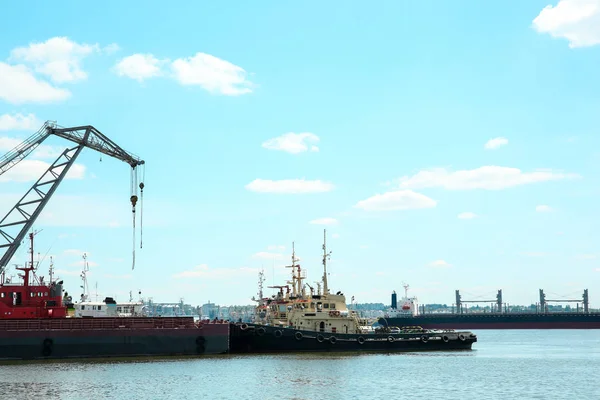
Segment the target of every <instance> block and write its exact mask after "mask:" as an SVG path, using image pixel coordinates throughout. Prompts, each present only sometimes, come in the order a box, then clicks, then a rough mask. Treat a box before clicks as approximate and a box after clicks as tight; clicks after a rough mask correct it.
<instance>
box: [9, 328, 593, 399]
mask: <svg viewBox="0 0 600 400" xmlns="http://www.w3.org/2000/svg"><path fill="white" fill-rule="evenodd" d="M476 333H477V334H478V337H479V340H480V341H479V342H478V343H475V345H474V350H473V351H471V352H458V353H456V352H448V353H433V352H432V353H405V354H391V355H384V354H358V355H355V354H352V355H347V354H346V355H344V354H341V355H340V354H311V355H278V356H217V357H210V358H186V359H152V360H138V361H116V362H115V361H110V362H108V361H104V362H89V361H88V362H74V361H68V362H52V363H50V362H37V363H13V364H8V365H6V364H5V365H0V397H2V398H10V399H29V398H31V399H40V398H52V399H108V398H110V399H139V398H141V399H240V400H242V399H253V400H263V399H264V400H268V399H390V398H393V399H411V398H419V399H431V398H435V399H477V400H480V399H600V382H599V381H598V376H597V374H598V372H599V371H600V330H591V331H572V330H569V331H485V330H482V331H476Z"/></svg>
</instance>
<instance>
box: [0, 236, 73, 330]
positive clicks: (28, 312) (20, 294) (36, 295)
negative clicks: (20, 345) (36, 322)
mask: <svg viewBox="0 0 600 400" xmlns="http://www.w3.org/2000/svg"><path fill="white" fill-rule="evenodd" d="M33 235H34V234H33V233H30V234H29V241H30V243H31V260H30V261H29V264H28V265H26V266H25V267H17V268H16V269H17V270H18V271H23V275H19V277H21V278H22V279H23V283H22V284H20V283H17V284H13V283H7V282H6V279H5V274H4V273H2V276H1V277H0V319H17V318H29V319H31V318H64V317H66V316H67V306H66V305H64V304H63V296H62V291H63V288H62V284H63V282H62V281H59V282H49V283H48V284H45V283H44V280H43V278H38V277H37V276H36V275H35V272H34V271H35V268H34V262H33V254H34V253H33ZM51 279H52V278H51ZM31 280H33V281H34V284H33V285H32V284H31V282H30V281H31Z"/></svg>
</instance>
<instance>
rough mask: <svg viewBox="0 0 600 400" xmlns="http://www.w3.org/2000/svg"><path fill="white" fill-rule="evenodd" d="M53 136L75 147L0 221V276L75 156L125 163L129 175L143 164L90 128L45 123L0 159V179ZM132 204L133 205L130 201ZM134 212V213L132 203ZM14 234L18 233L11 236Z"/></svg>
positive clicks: (54, 164)
mask: <svg viewBox="0 0 600 400" xmlns="http://www.w3.org/2000/svg"><path fill="white" fill-rule="evenodd" d="M51 135H55V136H59V137H61V138H64V139H67V140H69V141H71V142H74V143H76V144H77V146H75V147H72V148H67V149H65V150H64V151H63V152H62V153H61V155H60V156H58V158H57V159H56V161H54V162H53V163H52V164H51V165H50V167H48V169H47V170H46V172H44V174H43V175H42V176H41V177H40V178H39V179H38V180H37V181H36V182H35V183H34V184H33V186H32V187H31V188H30V189H29V190H28V191H27V193H25V195H24V196H23V197H22V198H21V199H20V200H19V201H18V202H17V204H15V206H14V207H13V208H12V209H11V210H10V211H9V212H8V214H6V216H4V218H2V219H1V220H0V254H2V251H4V254H2V258H0V273H1V272H3V271H4V269H5V268H6V266H7V265H8V263H9V261H10V260H11V258H12V257H13V256H14V254H15V253H16V251H17V249H18V248H19V246H20V244H21V242H22V241H23V239H24V237H25V234H26V233H27V231H28V230H29V229H30V228H31V226H32V225H33V223H34V222H35V220H36V218H37V217H38V216H39V215H40V213H41V212H42V210H43V209H44V207H45V206H46V204H48V201H49V200H50V197H51V196H52V194H53V193H54V192H55V191H56V188H57V187H58V185H59V184H60V183H61V182H62V180H63V179H64V177H65V176H66V175H67V173H68V172H69V169H70V168H71V166H72V165H73V164H74V163H75V160H76V159H77V156H79V154H80V153H81V151H82V150H83V149H84V148H85V147H89V148H91V149H94V150H96V151H99V152H100V153H102V154H106V155H108V156H111V157H114V158H116V159H119V160H121V161H124V162H126V163H127V164H129V165H130V166H131V168H132V171H135V169H136V168H137V167H138V166H140V165H143V164H145V162H144V161H143V160H141V159H140V158H139V157H137V156H135V155H133V154H131V153H129V152H127V151H125V150H123V149H122V148H121V147H119V146H118V145H117V144H115V143H114V142H113V141H112V140H110V139H109V138H108V137H106V136H105V135H103V134H102V133H101V132H100V131H98V130H97V129H96V128H94V127H93V126H91V125H85V126H76V127H71V128H63V127H59V126H58V125H56V123H55V122H52V121H46V122H45V123H44V125H43V126H42V128H41V129H40V130H39V131H37V132H36V133H35V134H33V135H32V136H30V137H29V138H27V139H26V140H25V141H23V142H22V143H20V144H19V145H18V146H16V147H15V148H14V149H12V150H11V151H9V152H8V153H7V154H5V155H4V156H3V157H1V158H0V175H2V174H4V173H5V172H7V171H8V170H10V169H11V168H12V167H14V166H15V165H17V164H18V163H19V162H20V161H22V160H23V159H24V158H25V157H27V156H28V155H29V154H31V152H33V150H35V149H36V148H37V147H38V146H39V145H40V144H41V143H42V142H43V141H44V140H46V139H47V138H48V137H49V136H51ZM132 191H135V193H132V197H133V196H134V195H135V197H136V199H137V186H136V187H133V188H132ZM132 202H133V201H132ZM133 206H134V212H135V203H134V204H133ZM13 231H16V232H17V233H16V234H15V233H13Z"/></svg>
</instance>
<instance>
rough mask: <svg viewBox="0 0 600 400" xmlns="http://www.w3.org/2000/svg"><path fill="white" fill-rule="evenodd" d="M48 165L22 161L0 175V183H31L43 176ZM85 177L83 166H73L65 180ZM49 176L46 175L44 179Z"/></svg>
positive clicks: (37, 161) (38, 161) (42, 162)
mask: <svg viewBox="0 0 600 400" xmlns="http://www.w3.org/2000/svg"><path fill="white" fill-rule="evenodd" d="M48 167H50V164H49V163H47V162H45V161H41V160H22V161H21V162H20V163H18V164H17V165H15V166H14V167H12V168H11V169H10V170H8V171H7V172H5V173H4V174H2V175H0V182H10V181H13V182H31V181H36V180H38V179H39V178H40V176H42V174H44V173H45V172H46V171H47V170H48ZM84 175H85V166H84V165H83V164H77V163H75V164H73V165H72V166H71V169H69V172H67V175H66V176H65V179H83V178H84ZM50 176H51V175H50V174H46V178H45V179H49V177H50Z"/></svg>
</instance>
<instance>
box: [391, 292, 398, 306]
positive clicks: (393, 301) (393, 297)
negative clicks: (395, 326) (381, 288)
mask: <svg viewBox="0 0 600 400" xmlns="http://www.w3.org/2000/svg"><path fill="white" fill-rule="evenodd" d="M397 308H398V297H397V296H396V291H395V290H394V291H393V292H392V309H394V310H395V309H397Z"/></svg>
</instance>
